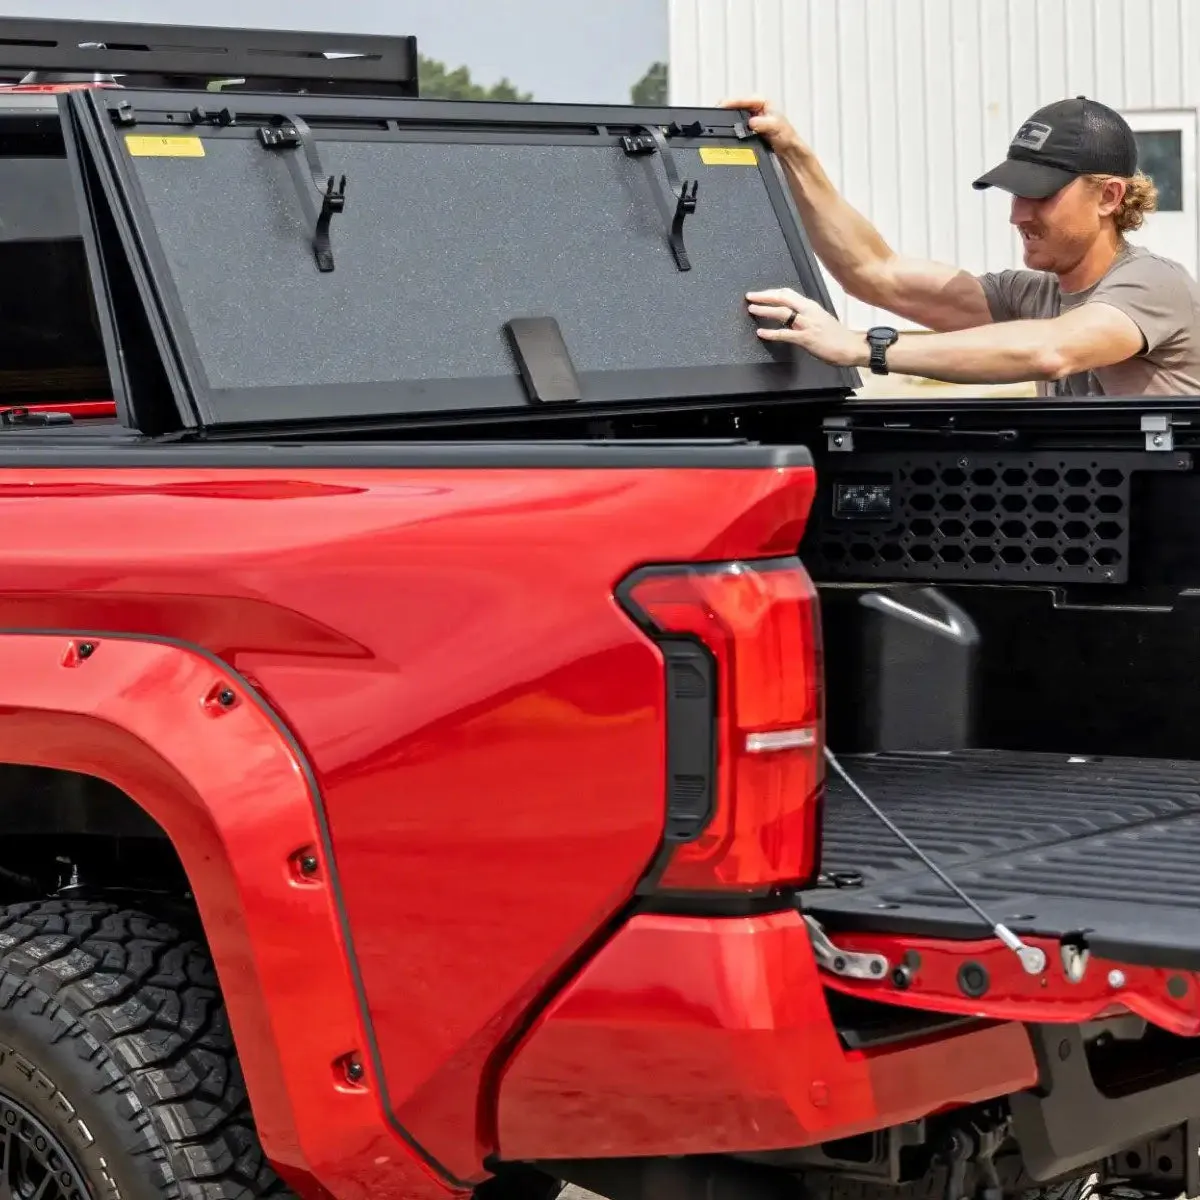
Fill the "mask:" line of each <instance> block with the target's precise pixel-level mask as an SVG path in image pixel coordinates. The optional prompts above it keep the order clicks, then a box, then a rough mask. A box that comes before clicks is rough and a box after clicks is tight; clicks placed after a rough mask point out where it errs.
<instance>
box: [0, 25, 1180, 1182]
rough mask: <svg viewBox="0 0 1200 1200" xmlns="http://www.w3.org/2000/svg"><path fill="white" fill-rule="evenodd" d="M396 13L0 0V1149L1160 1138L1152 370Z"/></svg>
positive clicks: (939, 1166)
mask: <svg viewBox="0 0 1200 1200" xmlns="http://www.w3.org/2000/svg"><path fill="white" fill-rule="evenodd" d="M416 61H417V60H416V46H415V42H414V41H413V40H412V39H407V38H396V39H393V38H342V37H336V36H334V35H324V34H322V35H318V34H292V33H271V34H268V33H262V32H259V31H238V30H233V31H230V30H224V31H219V30H212V29H198V28H185V29H180V28H167V27H152V26H132V25H120V24H115V23H86V24H85V23H71V22H55V21H43V20H33V21H19V20H6V21H4V22H2V23H0V67H2V68H3V69H2V70H0V75H3V77H4V78H5V79H6V80H7V85H6V89H5V91H4V92H3V94H0V267H2V271H3V276H2V277H3V280H4V289H3V292H2V293H0V350H2V357H0V528H3V530H4V534H3V542H2V549H0V799H2V803H0V834H2V836H0V1132H2V1139H3V1150H2V1154H0V1179H2V1181H3V1182H2V1184H0V1195H4V1196H11V1197H13V1198H14V1200H15V1198H20V1200H35V1198H36V1200H58V1198H71V1200H74V1198H76V1197H93V1198H98V1200H102V1198H104V1197H112V1198H116V1197H129V1198H131V1200H148V1198H154V1197H158V1198H164V1200H165V1198H174V1197H180V1198H188V1197H191V1198H196V1200H226V1198H228V1200H232V1198H243V1197H256V1196H280V1195H287V1194H295V1195H298V1196H303V1197H313V1198H317V1197H336V1198H338V1200H360V1198H361V1200H366V1198H368V1197H371V1198H389V1197H398V1198H399V1197H402V1198H405V1200H408V1198H413V1197H418V1198H419V1197H427V1198H429V1200H434V1198H436V1197H440V1196H446V1195H459V1196H465V1195H466V1194H467V1193H475V1194H477V1195H478V1196H479V1197H480V1200H546V1198H548V1197H552V1196H554V1195H556V1194H557V1193H558V1192H559V1191H560V1190H562V1189H563V1188H564V1187H565V1186H566V1185H567V1184H573V1185H577V1186H580V1187H583V1188H585V1189H590V1190H592V1191H595V1192H598V1193H600V1194H602V1195H604V1196H607V1197H611V1198H613V1200H638V1198H641V1197H645V1198H646V1200H649V1198H650V1197H654V1198H655V1200H658V1198H660V1197H679V1198H681V1200H702V1198H706V1200H707V1198H710V1197H729V1198H737V1200H741V1198H743V1197H745V1198H750V1197H758V1196H763V1197H766V1196H772V1197H774V1196H778V1197H784V1196H790V1195H795V1196H798V1197H799V1196H827V1197H829V1198H830V1200H834V1198H837V1197H844V1198H846V1200H852V1198H853V1200H858V1198H860V1197H864V1196H866V1197H869V1196H878V1197H880V1200H883V1198H884V1197H903V1196H914V1197H925V1196H934V1197H935V1198H936V1200H964V1198H967V1197H970V1198H971V1200H1003V1198H1007V1197H1016V1196H1018V1195H1025V1194H1043V1195H1050V1194H1054V1195H1056V1196H1061V1195H1064V1194H1069V1195H1072V1196H1075V1195H1083V1194H1085V1193H1095V1194H1097V1195H1101V1194H1103V1195H1117V1194H1119V1195H1122V1196H1129V1195H1145V1196H1164V1197H1165V1196H1177V1195H1179V1194H1180V1193H1183V1194H1186V1195H1188V1196H1196V1195H1200V1178H1198V1173H1200V1126H1198V1125H1197V1118H1198V1116H1200V1041H1198V1040H1197V1035H1200V912H1198V910H1200V883H1198V882H1197V880H1198V871H1200V868H1198V867H1197V862H1198V853H1197V852H1198V849H1200V749H1198V746H1197V734H1196V729H1197V728H1198V721H1200V689H1197V687H1196V683H1195V681H1196V679H1197V677H1198V675H1200V634H1198V630H1200V623H1198V621H1197V612H1196V606H1197V597H1198V596H1200V521H1197V520H1196V519H1195V515H1194V514H1195V513H1196V511H1197V507H1196V505H1197V502H1198V501H1200V481H1198V478H1197V475H1196V473H1195V471H1194V469H1193V466H1194V464H1193V451H1192V448H1191V447H1192V446H1193V445H1194V442H1195V434H1194V432H1193V429H1194V420H1195V414H1196V412H1197V409H1198V407H1200V405H1198V401H1197V398H1194V397H1190V398H1188V397H1181V398H1179V399H1177V400H1171V401H1169V402H1168V401H1162V400H1160V401H1157V402H1155V403H1154V404H1153V405H1150V404H1147V403H1145V402H1133V401H1124V400H1122V399H1120V398H1113V399H1106V400H1104V401H1103V402H1091V401H1080V400H1071V401H1069V402H1061V403H1059V402H1037V403H1034V402H1028V401H1012V400H1005V401H994V400H993V401H985V400H979V401H953V402H949V401H946V400H937V399H929V400H923V399H922V400H911V399H910V400H903V401H901V400H895V401H884V400H876V401H867V400H864V399H861V398H856V397H855V395H854V391H855V389H856V387H857V385H858V382H859V381H858V379H857V376H855V375H853V374H851V373H847V372H844V371H838V370H834V369H832V368H828V367H825V366H824V365H822V364H820V363H818V362H815V361H814V360H812V359H810V358H807V357H805V356H804V355H803V354H801V353H799V352H794V351H791V350H786V349H785V350H781V349H780V348H779V347H777V346H767V345H766V344H764V343H763V342H761V341H760V340H759V339H758V338H756V337H755V336H754V330H753V322H752V321H750V320H749V318H748V317H747V315H746V312H745V305H744V301H743V296H744V294H745V292H746V290H747V289H749V288H752V287H761V286H767V285H774V284H783V283H787V284H790V285H792V286H796V287H798V288H800V289H802V290H803V291H805V292H806V293H807V294H808V295H810V296H813V297H814V298H816V299H818V300H819V301H821V302H822V303H826V304H828V296H827V294H826V292H825V289H824V286H823V283H822V278H821V274H820V272H819V270H818V268H817V265H816V263H815V261H814V259H813V257H812V254H811V252H810V249H809V246H808V243H807V241H806V239H805V236H804V231H803V229H802V228H801V226H800V224H799V222H798V220H797V219H796V215H795V212H794V209H793V208H792V206H791V205H790V202H789V200H788V197H787V195H786V192H785V190H784V188H783V186H782V184H781V179H780V176H779V173H778V171H777V168H776V165H775V164H774V162H773V160H772V159H771V157H770V155H769V153H768V152H767V150H766V149H765V147H764V146H763V145H762V144H760V143H759V141H758V140H757V139H756V138H755V137H753V136H751V135H750V134H749V133H748V131H747V129H746V127H745V124H744V122H743V120H742V116H743V115H742V114H737V113H732V112H728V111H725V110H719V109H702V110H696V111H692V110H682V109H661V110H660V109H644V108H635V107H628V108H623V107H616V108H613V107H606V108H592V107H589V106H560V105H546V104H528V105H524V104H461V103H446V102H440V101H435V100H428V99H421V98H420V97H419V96H418V95H417V72H416Z"/></svg>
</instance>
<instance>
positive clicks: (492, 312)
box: [133, 139, 796, 388]
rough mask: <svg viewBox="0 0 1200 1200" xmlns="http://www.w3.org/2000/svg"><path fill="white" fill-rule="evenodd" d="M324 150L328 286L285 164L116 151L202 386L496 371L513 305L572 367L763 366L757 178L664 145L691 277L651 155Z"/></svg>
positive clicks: (395, 145) (242, 156)
mask: <svg viewBox="0 0 1200 1200" xmlns="http://www.w3.org/2000/svg"><path fill="white" fill-rule="evenodd" d="M320 144H321V159H322V162H323V163H324V164H325V166H326V169H327V170H328V171H329V172H330V173H331V174H335V175H338V176H340V175H342V174H345V176H346V178H347V180H348V187H347V206H346V212H345V214H344V215H343V216H342V217H340V218H336V219H335V220H334V223H333V234H332V237H333V246H334V254H335V257H336V262H337V267H336V269H335V270H334V271H333V272H332V273H331V274H329V275H328V276H326V277H318V276H317V275H316V274H315V272H314V270H313V260H312V254H311V252H310V250H309V248H308V241H307V238H306V236H305V229H304V226H303V224H302V221H301V217H302V215H303V214H302V210H301V208H300V206H299V204H298V203H297V202H296V196H295V187H294V185H293V183H292V180H291V177H290V175H289V173H288V170H287V166H286V164H285V162H284V161H283V160H282V159H281V158H280V157H278V156H273V155H270V154H268V153H266V152H265V151H264V150H263V148H262V147H261V146H260V145H259V144H258V143H257V142H254V141H249V140H246V139H237V140H218V139H209V140H208V142H207V145H206V155H205V157H204V158H203V159H184V158H139V159H135V160H133V161H134V168H135V171H136V174H137V176H138V178H139V180H140V181H141V183H142V186H143V188H144V190H145V194H146V197H147V202H148V204H149V207H150V211H151V213H152V215H153V219H154V224H155V227H156V229H157V232H158V235H159V237H160V238H161V240H162V244H163V248H164V250H165V252H166V256H167V260H168V262H169V263H170V265H171V271H172V275H173V277H174V279H175V282H176V286H177V288H178V289H179V293H180V297H181V299H182V301H183V306H184V311H185V313H186V314H187V318H188V321H189V324H190V326H191V328H192V331H193V335H194V336H195V338H196V340H197V343H198V345H199V349H200V356H201V359H202V361H203V363H204V369H205V371H206V373H207V375H208V377H209V382H210V383H211V385H212V386H213V387H239V388H240V387H273V386H279V385H289V384H290V385H296V384H324V383H330V382H333V381H337V380H341V381H344V382H346V383H367V382H386V381H388V380H393V379H397V378H401V379H482V378H488V377H492V376H497V375H508V374H512V373H513V371H514V370H515V362H514V360H513V357H512V354H511V351H510V350H509V348H508V346H507V344H506V341H505V337H504V331H503V326H504V322H505V321H507V320H509V319H510V318H512V317H520V316H529V315H532V316H538V315H551V316H554V317H557V319H558V322H559V325H560V326H561V328H562V331H563V336H564V338H565V339H566V342H567V346H568V348H569V350H570V353H571V357H572V359H573V361H574V363H575V367H576V369H577V370H578V371H581V372H588V371H618V370H623V369H626V368H628V367H631V366H644V367H681V368H682V367H690V366H703V367H713V366H725V365H734V364H746V365H753V364H757V363H770V362H772V361H774V359H775V358H776V357H777V356H776V355H773V354H772V353H771V351H770V349H769V348H768V347H767V346H766V345H765V344H764V343H763V342H761V341H760V340H759V339H758V338H756V337H755V336H754V328H755V326H754V322H753V321H751V320H750V319H749V318H748V317H747V315H746V305H745V300H744V296H745V293H746V291H747V290H748V289H750V288H755V287H762V286H775V285H784V284H789V283H791V282H794V279H795V274H796V269H795V266H794V264H793V263H792V261H791V257H790V255H789V254H788V251H787V247H786V245H785V244H784V241H783V237H782V235H781V233H780V230H779V222H778V219H777V218H776V217H775V214H774V212H773V211H772V209H771V206H770V204H769V203H768V201H767V196H766V193H765V192H764V191H763V187H762V180H761V178H760V177H759V173H758V172H757V171H756V170H753V169H747V168H736V167H732V168H731V167H707V168H702V167H701V164H700V158H699V154H698V152H697V151H696V150H695V149H691V150H683V149H680V150H676V151H675V157H676V160H677V162H678V163H679V169H680V171H681V172H684V173H685V174H686V175H687V177H689V178H690V177H695V175H696V172H697V171H700V172H701V174H700V182H701V187H700V195H699V205H698V207H697V211H696V214H695V216H694V217H690V218H688V220H687V222H686V224H685V227H684V234H685V241H686V243H687V247H688V253H689V256H690V257H691V260H692V264H693V269H692V270H691V271H679V270H677V269H676V267H675V263H674V260H673V259H672V257H671V252H670V249H669V247H668V246H667V243H666V238H665V236H664V229H665V225H664V222H663V219H662V217H661V215H660V212H659V208H658V204H657V199H656V189H655V181H654V174H653V173H654V172H661V170H662V166H661V163H660V161H659V160H658V159H657V158H656V157H651V158H629V157H627V156H626V155H625V154H623V153H622V152H621V151H620V150H619V149H618V148H616V147H614V146H611V145H609V146H604V145H597V146H511V145H508V146H506V145H466V144H460V145H438V144H431V143H424V144H420V143H403V142H336V141H327V140H325V139H322V140H321V143H320ZM482 181H486V185H485V186H481V182H482ZM197 193H200V194H201V195H202V196H203V203H202V204H201V203H197V202H196V197H197Z"/></svg>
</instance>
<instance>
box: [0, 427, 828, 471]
mask: <svg viewBox="0 0 1200 1200" xmlns="http://www.w3.org/2000/svg"><path fill="white" fill-rule="evenodd" d="M9 436H10V435H5V436H4V440H0V468H3V467H39V468H42V467H59V468H63V469H65V470H78V469H80V468H87V467H95V468H105V467H113V468H116V467H150V468H155V469H158V468H162V467H187V468H192V469H207V468H220V467H224V468H229V469H231V470H232V469H241V470H258V469H280V470H300V469H306V468H345V469H347V470H349V469H371V470H386V469H389V468H391V469H396V470H463V471H470V470H523V469H529V470H537V469H544V470H554V469H564V470H566V469H570V468H587V469H597V470H599V469H605V470H631V471H633V470H652V469H655V468H662V469H663V470H673V469H679V470H687V469H692V470H734V471H760V470H788V469H799V468H804V467H811V466H812V465H813V460H812V455H811V454H810V453H809V452H808V448H807V447H805V446H763V445H758V444H756V443H753V442H720V441H697V442H687V441H666V442H647V443H638V442H633V441H630V442H611V441H598V442H587V441H578V442H484V441H480V442H474V441H472V442H404V443H400V444H396V443H381V442H368V443H363V442H338V443H326V444H320V443H318V444H305V443H303V442H296V443H284V444H282V445H280V444H272V443H269V442H265V443H254V442H221V443H219V444H216V445H214V444H212V443H207V442H195V443H178V442H133V443H125V444H120V443H117V444H114V443H113V441H112V440H111V439H109V438H104V437H101V436H99V435H97V436H96V437H95V440H94V441H92V442H90V443H88V442H84V441H83V440H82V439H80V440H76V441H70V442H68V441H66V440H65V439H63V438H61V437H58V438H56V437H55V436H54V435H53V434H49V433H44V432H43V433H41V434H40V436H37V437H36V438H35V436H34V435H33V434H32V433H31V434H30V435H29V436H28V437H23V438H22V440H21V441H20V442H19V443H18V442H10V441H9V440H8V437H9Z"/></svg>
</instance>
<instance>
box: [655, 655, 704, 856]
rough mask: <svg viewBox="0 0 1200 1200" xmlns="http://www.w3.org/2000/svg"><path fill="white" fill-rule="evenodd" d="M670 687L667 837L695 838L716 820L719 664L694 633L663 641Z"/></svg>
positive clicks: (670, 839)
mask: <svg viewBox="0 0 1200 1200" xmlns="http://www.w3.org/2000/svg"><path fill="white" fill-rule="evenodd" d="M659 648H660V649H661V650H662V654H663V659H664V668H665V684H666V689H667V826H666V832H665V834H664V837H665V839H666V841H668V842H670V843H672V844H674V845H678V844H679V843H680V842H694V841H695V840H696V839H697V838H698V837H699V836H700V835H701V834H702V833H703V832H704V830H705V829H706V828H707V826H708V823H709V822H710V821H711V820H712V816H713V807H714V804H715V802H716V800H715V798H716V783H717V738H716V721H717V668H716V663H714V662H713V657H712V654H711V653H710V652H709V650H708V647H707V646H705V645H704V644H703V643H702V642H699V641H697V640H695V639H693V638H680V637H667V638H663V639H662V640H661V641H660V642H659Z"/></svg>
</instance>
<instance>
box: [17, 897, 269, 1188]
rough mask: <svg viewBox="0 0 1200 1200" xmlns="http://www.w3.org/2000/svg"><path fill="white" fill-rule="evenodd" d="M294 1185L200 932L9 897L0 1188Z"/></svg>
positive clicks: (104, 907) (94, 908) (106, 910)
mask: <svg viewBox="0 0 1200 1200" xmlns="http://www.w3.org/2000/svg"><path fill="white" fill-rule="evenodd" d="M288 1195H290V1193H289V1192H288V1191H287V1189H286V1188H285V1187H284V1185H283V1184H282V1182H281V1181H280V1180H279V1178H278V1177H277V1176H276V1175H275V1174H274V1172H273V1171H272V1170H271V1168H270V1166H269V1165H268V1163H267V1162H266V1159H265V1157H264V1155H263V1152H262V1147H261V1146H260V1145H259V1142H258V1138H257V1135H256V1134H255V1131H254V1127H253V1123H252V1120H251V1115H250V1108H249V1102H248V1100H247V1096H246V1089H245V1083H244V1081H243V1078H242V1075H241V1071H240V1069H239V1067H238V1062H237V1058H236V1055H235V1053H234V1047H233V1039H232V1036H231V1034H230V1031H229V1026H228V1021H227V1019H226V1015H225V1009H224V1007H223V1005H222V1003H221V997H220V992H219V989H218V987H217V982H216V977H215V973H214V971H213V967H212V963H211V960H210V958H209V956H208V954H207V952H206V951H205V949H204V947H203V945H202V944H201V942H200V941H199V940H198V939H191V938H188V937H185V936H184V935H182V934H181V933H180V932H179V931H178V930H176V929H175V928H173V927H172V926H170V925H166V924H163V923H162V922H160V921H157V920H155V919H154V918H152V917H149V916H146V915H144V914H141V913H138V912H133V911H129V910H124V909H121V908H118V907H116V906H114V905H108V904H100V903H90V902H66V901H46V902H42V903H37V904H19V905H13V906H11V907H8V908H4V909H0V1196H5V1197H8V1196H11V1197H14V1198H17V1200H34V1198H36V1200H85V1198H87V1197H95V1198H96V1200H106V1198H108V1200H117V1198H118V1197H119V1198H120V1200H251V1198H253V1197H268V1196H269V1197H272V1198H280V1200H282V1198H283V1197H286V1196H288Z"/></svg>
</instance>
